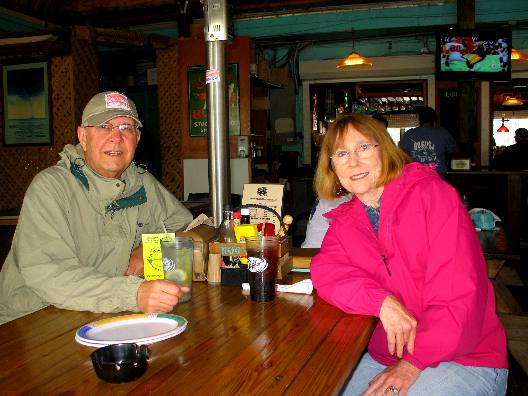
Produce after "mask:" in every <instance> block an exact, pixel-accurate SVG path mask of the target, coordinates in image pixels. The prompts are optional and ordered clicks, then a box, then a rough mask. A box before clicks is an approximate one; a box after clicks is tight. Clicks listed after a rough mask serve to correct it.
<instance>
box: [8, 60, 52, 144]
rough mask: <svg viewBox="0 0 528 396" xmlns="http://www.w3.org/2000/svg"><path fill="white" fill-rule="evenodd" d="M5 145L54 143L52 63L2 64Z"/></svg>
mask: <svg viewBox="0 0 528 396" xmlns="http://www.w3.org/2000/svg"><path fill="white" fill-rule="evenodd" d="M2 95H3V104H4V109H3V110H4V123H3V132H4V133H3V135H4V144H5V145H46V144H51V143H52V136H51V127H50V115H49V112H50V111H49V93H48V63H47V62H37V63H24V64H17V65H6V66H3V67H2Z"/></svg>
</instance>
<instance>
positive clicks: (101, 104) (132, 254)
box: [0, 92, 192, 323]
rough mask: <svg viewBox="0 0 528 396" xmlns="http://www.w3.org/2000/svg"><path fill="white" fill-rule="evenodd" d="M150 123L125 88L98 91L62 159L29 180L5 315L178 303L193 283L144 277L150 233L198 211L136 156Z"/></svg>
mask: <svg viewBox="0 0 528 396" xmlns="http://www.w3.org/2000/svg"><path fill="white" fill-rule="evenodd" d="M141 126H142V125H141V122H140V121H139V117H138V114H137V111H136V107H135V105H134V103H133V102H132V101H131V100H130V99H129V98H127V97H126V96H125V95H123V94H120V93H118V92H103V93H99V94H97V95H95V96H94V97H93V98H92V99H91V100H90V101H89V102H88V104H87V105H86V107H85V109H84V112H83V115H82V124H81V126H79V127H78V129H77V136H78V138H79V144H77V145H76V146H73V145H66V146H65V147H64V150H63V151H62V153H61V154H60V156H61V159H60V161H59V162H58V163H57V164H56V165H54V166H51V167H50V168H47V169H45V170H43V171H42V172H40V173H39V174H37V176H36V177H35V178H34V180H33V181H32V183H31V185H30V186H29V188H28V190H27V192H26V195H25V197H24V202H23V205H22V210H21V212H20V218H19V222H18V226H17V229H16V232H15V236H14V239H13V244H12V246H11V250H10V252H9V254H8V256H7V258H6V261H5V263H4V266H3V268H2V272H1V273H0V323H4V322H7V321H9V320H12V319H15V318H17V317H19V316H22V315H25V314H28V313H30V312H33V311H36V310H38V309H41V308H43V307H46V306H48V305H54V306H56V307H59V308H65V309H72V310H80V311H84V310H86V311H94V312H118V311H142V312H169V311H171V310H172V309H173V307H174V305H176V304H177V303H178V299H179V298H180V297H181V296H182V295H183V294H184V293H185V292H186V291H187V290H186V289H185V288H184V287H180V286H179V285H177V284H176V283H173V282H170V281H165V280H156V281H145V280H144V279H142V278H140V277H139V276H136V275H142V273H143V260H142V247H141V235H142V234H144V233H159V232H163V230H164V229H167V230H168V231H176V230H180V229H182V228H183V227H185V226H186V225H187V224H188V223H189V222H190V221H191V220H192V215H191V214H190V213H189V211H188V210H187V209H186V208H185V207H184V206H183V205H182V204H181V203H180V202H179V201H178V200H177V199H176V198H175V197H174V196H173V195H172V194H171V193H170V192H169V191H168V190H166V189H165V188H164V187H163V186H162V185H161V184H160V183H159V182H158V181H157V180H156V179H155V178H154V177H153V176H152V175H151V174H149V173H148V172H147V171H146V170H145V169H143V168H141V167H138V166H136V164H135V163H134V162H133V161H132V160H133V157H134V153H135V150H136V147H137V144H138V142H139V138H140V131H139V129H138V128H139V127H141Z"/></svg>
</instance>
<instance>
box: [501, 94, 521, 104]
mask: <svg viewBox="0 0 528 396" xmlns="http://www.w3.org/2000/svg"><path fill="white" fill-rule="evenodd" d="M523 104H524V103H523V101H522V100H521V99H519V98H517V97H515V96H506V99H504V101H503V102H502V105H503V106H522V105H523Z"/></svg>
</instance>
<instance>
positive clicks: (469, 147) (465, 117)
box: [452, 0, 480, 163]
mask: <svg viewBox="0 0 528 396" xmlns="http://www.w3.org/2000/svg"><path fill="white" fill-rule="evenodd" d="M457 23H458V28H460V29H474V28H475V0H458V1H457ZM459 93H460V95H459V98H458V121H459V124H458V131H452V132H453V134H454V135H455V139H456V140H457V143H458V146H459V149H460V154H461V155H462V156H467V157H470V158H471V162H474V163H480V152H478V151H477V150H476V147H479V145H478V141H479V140H480V136H479V134H478V123H477V103H478V101H477V94H476V87H475V82H474V81H472V80H467V81H460V83H459Z"/></svg>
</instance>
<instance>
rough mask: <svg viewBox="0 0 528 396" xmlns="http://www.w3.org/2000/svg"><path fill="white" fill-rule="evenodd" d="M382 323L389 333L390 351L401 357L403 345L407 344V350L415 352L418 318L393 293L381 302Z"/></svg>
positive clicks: (411, 352) (380, 315)
mask: <svg viewBox="0 0 528 396" xmlns="http://www.w3.org/2000/svg"><path fill="white" fill-rule="evenodd" d="M379 317H380V320H381V324H382V325H383V328H384V329H385V332H386V333H387V344H388V349H389V353H390V354H391V355H394V352H396V356H398V357H399V358H401V357H402V356H403V347H404V346H405V345H407V351H409V353H410V354H413V353H414V340H415V338H416V319H414V317H413V316H412V315H411V313H410V312H409V311H407V309H406V308H405V307H404V306H403V304H402V303H401V302H399V301H398V299H397V298H396V297H394V296H392V295H389V296H387V297H385V300H383V303H382V304H381V308H380V314H379Z"/></svg>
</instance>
